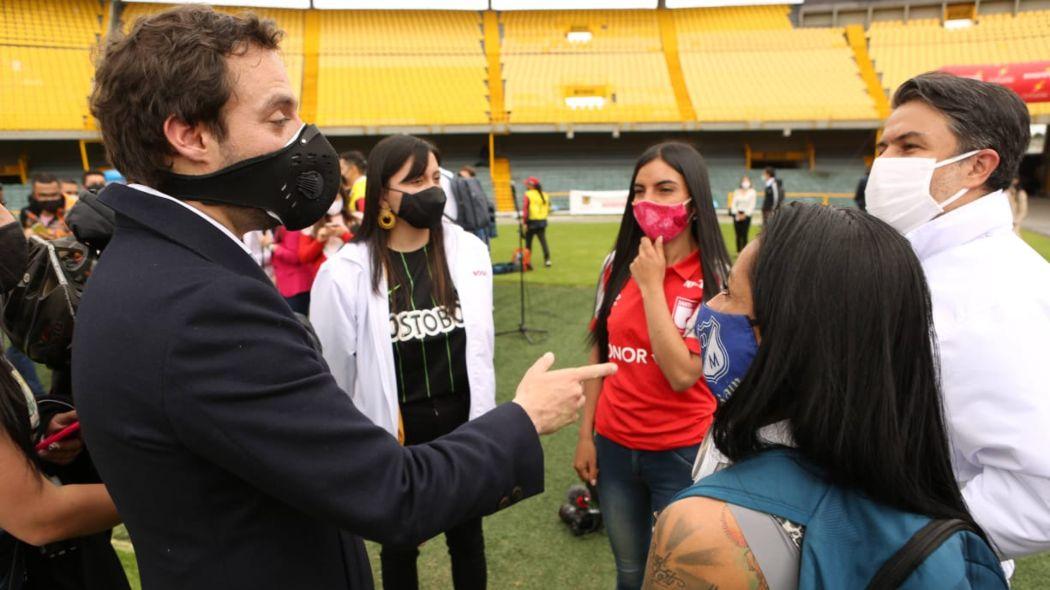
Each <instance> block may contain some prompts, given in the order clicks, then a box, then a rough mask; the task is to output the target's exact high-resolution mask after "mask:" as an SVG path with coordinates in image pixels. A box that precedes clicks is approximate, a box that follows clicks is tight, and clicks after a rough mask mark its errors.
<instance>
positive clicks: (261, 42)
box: [91, 5, 283, 186]
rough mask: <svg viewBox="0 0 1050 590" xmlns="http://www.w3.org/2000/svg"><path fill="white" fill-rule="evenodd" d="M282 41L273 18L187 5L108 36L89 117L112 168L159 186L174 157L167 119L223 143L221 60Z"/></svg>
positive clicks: (226, 83)
mask: <svg viewBox="0 0 1050 590" xmlns="http://www.w3.org/2000/svg"><path fill="white" fill-rule="evenodd" d="M282 36H283V32H282V31H281V30H280V29H278V28H277V25H276V24H275V23H274V22H273V21H271V20H263V19H260V18H259V17H258V16H256V15H254V14H251V13H245V14H242V15H239V16H231V15H228V14H223V13H220V12H216V11H214V10H212V9H211V8H209V7H205V6H190V5H187V6H180V7H177V8H173V9H171V10H167V11H164V12H161V13H159V14H156V15H153V16H149V17H144V18H140V19H139V20H138V21H136V22H135V24H134V25H133V26H132V28H131V32H130V33H128V34H127V35H124V34H120V33H117V34H115V35H113V36H110V37H109V38H108V39H107V40H106V44H105V47H104V48H103V50H102V53H101V55H100V57H99V59H98V60H97V64H96V68H95V88H94V90H93V91H92V93H91V114H92V115H94V116H95V118H97V119H98V122H99V128H100V129H101V132H102V141H103V143H104V144H105V146H106V153H107V155H108V156H109V160H110V162H111V163H112V164H113V166H115V167H116V168H117V169H118V170H120V171H121V172H122V173H123V174H124V176H125V177H127V178H128V180H130V181H133V182H141V183H143V184H146V185H150V186H156V185H157V184H159V182H160V180H161V179H162V178H163V177H164V173H165V172H166V171H167V170H169V168H170V159H171V157H172V156H174V155H175V152H174V148H172V146H171V144H169V143H168V140H167V138H166V137H165V136H164V122H165V121H166V120H167V119H168V117H171V116H174V117H176V118H178V119H181V120H182V121H185V122H186V123H188V124H190V125H195V124H197V123H203V124H205V125H207V126H208V127H209V128H210V129H211V130H212V132H214V133H215V135H216V136H218V138H219V139H220V140H221V139H223V138H224V137H225V136H226V125H225V123H224V121H223V118H222V109H223V107H224V106H225V105H226V102H227V101H228V100H229V98H230V93H231V91H232V86H233V84H232V82H231V80H230V77H229V73H228V70H227V64H226V58H227V57H228V56H230V55H240V54H243V53H244V52H246V51H248V49H249V48H251V47H259V48H262V49H270V50H276V49H278V47H279V45H280V42H281V38H282Z"/></svg>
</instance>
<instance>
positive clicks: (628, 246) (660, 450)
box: [573, 142, 729, 590]
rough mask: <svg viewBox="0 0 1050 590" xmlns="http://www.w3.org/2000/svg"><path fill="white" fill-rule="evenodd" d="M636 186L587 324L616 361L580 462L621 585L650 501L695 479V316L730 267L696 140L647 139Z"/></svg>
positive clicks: (596, 388) (664, 498) (636, 579)
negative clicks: (595, 494) (595, 490)
mask: <svg viewBox="0 0 1050 590" xmlns="http://www.w3.org/2000/svg"><path fill="white" fill-rule="evenodd" d="M630 186H631V188H630V193H629V195H628V197H627V199H628V204H627V209H626V210H625V211H624V215H623V220H622V221H621V222H620V231H619V234H618V236H617V238H616V244H615V246H614V250H613V252H612V253H611V254H610V255H609V256H608V257H607V258H606V260H605V264H604V265H603V266H602V269H601V272H600V273H599V280H598V291H597V296H596V298H595V299H596V303H595V313H594V319H593V321H592V324H591V326H592V329H591V342H592V346H591V352H590V358H591V361H595V362H596V361H598V360H601V361H603V362H604V361H611V362H614V363H616V364H617V366H619V371H618V372H617V374H616V375H615V376H613V377H609V378H607V379H604V380H602V381H595V382H592V383H588V384H587V386H586V396H587V404H586V406H585V408H584V412H583V415H582V418H581V421H580V431H579V441H578V442H577V445H576V457H575V460H574V463H573V466H574V468H575V469H576V473H577V475H579V477H580V479H581V480H583V481H584V482H586V483H588V484H590V485H597V487H598V496H599V498H600V502H601V507H602V515H603V518H604V522H605V526H606V528H607V530H608V533H609V543H610V544H611V545H612V551H613V556H614V557H615V559H616V587H617V588H619V589H620V590H626V589H637V588H639V587H640V586H641V584H642V575H643V573H644V566H645V557H646V554H647V552H648V551H649V538H650V534H651V532H652V526H653V513H654V512H658V511H660V510H662V509H663V508H664V506H666V505H667V503H668V502H670V500H671V498H672V497H673V496H674V494H675V493H677V492H678V491H679V490H681V489H682V488H684V487H686V486H688V485H689V484H690V482H691V481H692V480H691V479H690V473H691V470H692V464H693V460H694V459H695V457H696V453H697V449H698V448H699V446H700V442H701V441H702V440H703V439H704V436H705V435H706V434H707V429H708V427H709V426H710V424H711V419H712V416H713V414H714V411H715V399H714V398H713V397H712V396H711V392H710V391H709V390H708V388H707V384H706V383H704V381H703V380H702V379H701V378H700V376H701V375H700V352H701V350H700V344H699V342H698V341H697V339H696V336H695V334H694V333H693V327H694V325H695V323H696V314H697V311H698V310H699V308H700V303H701V301H705V300H707V299H710V298H711V297H714V296H715V295H716V294H717V293H718V292H719V290H720V289H721V288H722V286H723V285H724V284H725V280H726V273H727V272H728V271H729V254H728V253H727V252H726V247H725V242H724V240H723V239H722V232H721V229H720V227H719V223H718V217H717V216H716V214H715V209H714V206H713V200H712V198H711V185H710V181H709V180H708V175H707V166H706V165H705V164H704V160H703V158H702V157H701V156H700V154H699V152H697V151H696V149H694V148H693V147H692V146H689V145H687V144H684V143H678V142H669V143H663V144H659V145H656V146H654V147H652V148H650V149H648V150H647V151H646V152H645V153H644V154H643V155H642V156H641V158H640V159H639V160H638V163H637V165H636V166H635V169H634V174H633V175H632V177H631V185H630Z"/></svg>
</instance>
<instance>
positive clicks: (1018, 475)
mask: <svg viewBox="0 0 1050 590" xmlns="http://www.w3.org/2000/svg"><path fill="white" fill-rule="evenodd" d="M1012 225H1013V217H1012V214H1011V210H1010V203H1009V202H1008V200H1007V198H1006V195H1005V194H1003V192H1002V191H997V192H994V193H991V194H989V195H986V196H984V197H981V198H980V199H977V200H976V201H974V202H972V203H969V204H966V205H964V206H962V207H959V208H958V209H955V210H953V211H950V212H948V213H946V214H944V215H942V216H940V217H938V218H936V219H934V220H933V221H931V222H929V223H927V224H926V225H924V226H922V227H920V228H918V229H916V230H914V231H913V232H911V233H910V234H908V236H907V238H908V239H909V240H910V241H911V244H912V247H913V248H914V249H915V253H916V254H917V255H918V257H919V260H921V261H922V266H923V269H924V270H925V272H926V279H927V281H928V282H929V285H930V293H931V296H932V301H933V316H934V318H933V319H934V324H935V326H936V332H937V342H938V348H939V350H940V363H941V382H942V387H943V396H944V405H945V415H946V418H947V423H948V431H949V438H950V442H951V446H952V454H953V457H952V459H953V465H954V468H955V474H956V479H957V480H958V481H959V485H960V486H961V487H962V492H963V498H964V499H965V500H966V503H967V505H968V506H969V508H970V512H971V513H972V514H973V516H974V518H975V519H976V520H977V523H978V524H980V525H981V527H982V528H984V530H985V531H986V532H987V533H988V535H989V536H990V537H991V539H992V541H993V542H994V543H995V545H996V548H997V549H998V551H999V552H1000V553H1001V554H1002V555H1003V556H1004V557H1005V558H1014V557H1020V556H1022V555H1027V554H1031V553H1036V552H1040V551H1046V550H1050V370H1048V367H1050V264H1048V263H1047V261H1046V260H1044V259H1043V258H1042V257H1041V256H1040V255H1039V254H1038V253H1036V252H1035V251H1034V250H1032V248H1030V247H1029V246H1028V245H1027V244H1025V243H1024V242H1023V241H1022V240H1021V238H1019V237H1018V236H1017V235H1016V234H1014V233H1013V231H1012Z"/></svg>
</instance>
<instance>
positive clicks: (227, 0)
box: [124, 0, 310, 8]
mask: <svg viewBox="0 0 1050 590" xmlns="http://www.w3.org/2000/svg"><path fill="white" fill-rule="evenodd" d="M155 1H156V0H124V2H126V3H129V4H130V3H135V2H141V3H153V2H155ZM164 2H165V3H166V4H210V5H212V6H243V7H244V8H310V0H164Z"/></svg>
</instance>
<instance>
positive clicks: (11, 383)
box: [0, 358, 40, 471]
mask: <svg viewBox="0 0 1050 590" xmlns="http://www.w3.org/2000/svg"><path fill="white" fill-rule="evenodd" d="M14 370H15V369H14V368H13V367H12V366H11V364H10V363H8V362H7V361H6V360H4V359H2V358H0V430H2V432H0V436H5V435H6V436H7V437H8V438H9V439H11V441H12V442H13V443H14V444H15V446H16V447H18V450H20V451H22V454H23V455H25V458H26V461H27V462H28V463H29V465H30V466H32V468H33V469H35V470H38V471H39V469H40V463H39V460H38V459H37V455H36V451H35V450H34V449H33V439H32V436H33V433H32V428H31V425H30V423H29V405H28V402H27V401H26V396H25V393H24V392H23V391H22V386H21V384H19V382H18V380H17V379H15V376H14Z"/></svg>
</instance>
